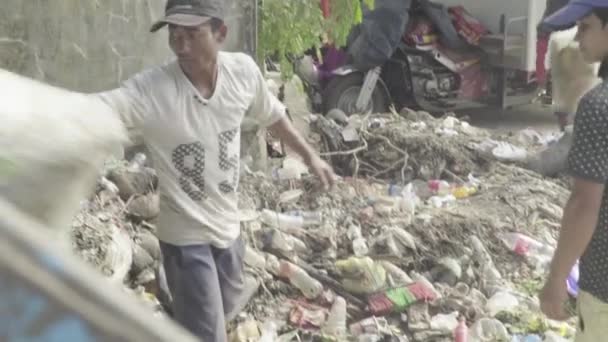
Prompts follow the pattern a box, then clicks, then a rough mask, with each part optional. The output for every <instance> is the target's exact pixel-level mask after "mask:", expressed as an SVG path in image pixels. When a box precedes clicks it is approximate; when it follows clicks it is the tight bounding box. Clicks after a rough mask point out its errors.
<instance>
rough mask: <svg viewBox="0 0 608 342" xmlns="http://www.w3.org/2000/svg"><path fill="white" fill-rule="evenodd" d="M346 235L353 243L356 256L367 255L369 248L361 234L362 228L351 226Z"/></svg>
mask: <svg viewBox="0 0 608 342" xmlns="http://www.w3.org/2000/svg"><path fill="white" fill-rule="evenodd" d="M346 234H347V236H348V238H349V239H351V241H352V244H353V253H355V255H356V256H358V257H360V256H364V255H367V253H368V252H369V248H368V247H367V242H366V241H365V239H364V238H363V235H362V234H361V227H359V226H358V225H356V224H351V225H350V227H349V228H348V232H347V233H346Z"/></svg>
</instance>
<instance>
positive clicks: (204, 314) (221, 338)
mask: <svg viewBox="0 0 608 342" xmlns="http://www.w3.org/2000/svg"><path fill="white" fill-rule="evenodd" d="M160 246H161V250H162V253H163V263H164V266H165V273H166V275H167V284H168V285H169V290H170V292H171V296H172V297H173V318H174V319H175V320H176V321H177V322H178V323H180V324H181V325H182V326H184V327H185V328H186V329H187V330H189V331H190V332H191V333H192V334H194V335H195V336H197V337H198V338H199V339H200V340H201V341H204V342H226V341H227V337H226V327H225V324H224V306H223V303H222V292H221V290H220V282H219V279H218V272H217V268H216V264H215V260H214V257H213V251H212V247H211V246H209V245H193V246H174V245H170V244H166V243H163V242H161V244H160Z"/></svg>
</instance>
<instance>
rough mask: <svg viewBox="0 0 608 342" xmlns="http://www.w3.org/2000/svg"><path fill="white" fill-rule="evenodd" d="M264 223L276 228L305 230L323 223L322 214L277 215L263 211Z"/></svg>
mask: <svg viewBox="0 0 608 342" xmlns="http://www.w3.org/2000/svg"><path fill="white" fill-rule="evenodd" d="M260 218H261V220H262V222H264V223H265V224H266V225H269V226H271V227H275V228H303V227H310V226H315V225H318V224H320V223H321V213H318V212H299V214H297V215H290V214H284V213H277V212H275V211H272V210H268V209H264V210H262V215H261V216H260Z"/></svg>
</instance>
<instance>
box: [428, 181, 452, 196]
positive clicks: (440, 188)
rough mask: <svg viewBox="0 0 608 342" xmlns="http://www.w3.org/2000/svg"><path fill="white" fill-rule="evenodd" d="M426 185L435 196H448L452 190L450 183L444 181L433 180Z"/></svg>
mask: <svg viewBox="0 0 608 342" xmlns="http://www.w3.org/2000/svg"><path fill="white" fill-rule="evenodd" d="M428 184H429V189H430V190H431V191H432V192H433V193H435V194H437V195H438V196H446V195H449V194H450V193H451V190H452V189H451V188H452V187H451V186H450V183H448V182H446V181H444V180H439V179H434V180H430V181H429V183H428Z"/></svg>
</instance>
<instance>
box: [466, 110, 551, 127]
mask: <svg viewBox="0 0 608 342" xmlns="http://www.w3.org/2000/svg"><path fill="white" fill-rule="evenodd" d="M457 114H458V115H468V116H469V117H471V124H472V125H474V126H478V127H483V128H488V129H496V130H498V131H505V132H506V131H515V132H516V131H519V130H522V129H524V128H528V127H530V128H534V129H535V130H537V131H539V132H541V133H545V132H555V131H557V130H558V129H559V128H558V127H557V121H556V119H555V117H554V115H553V113H552V111H551V107H549V106H541V105H526V106H518V107H513V108H511V109H506V110H500V109H489V108H483V109H473V110H471V109H469V110H463V111H461V112H458V113H457Z"/></svg>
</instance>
